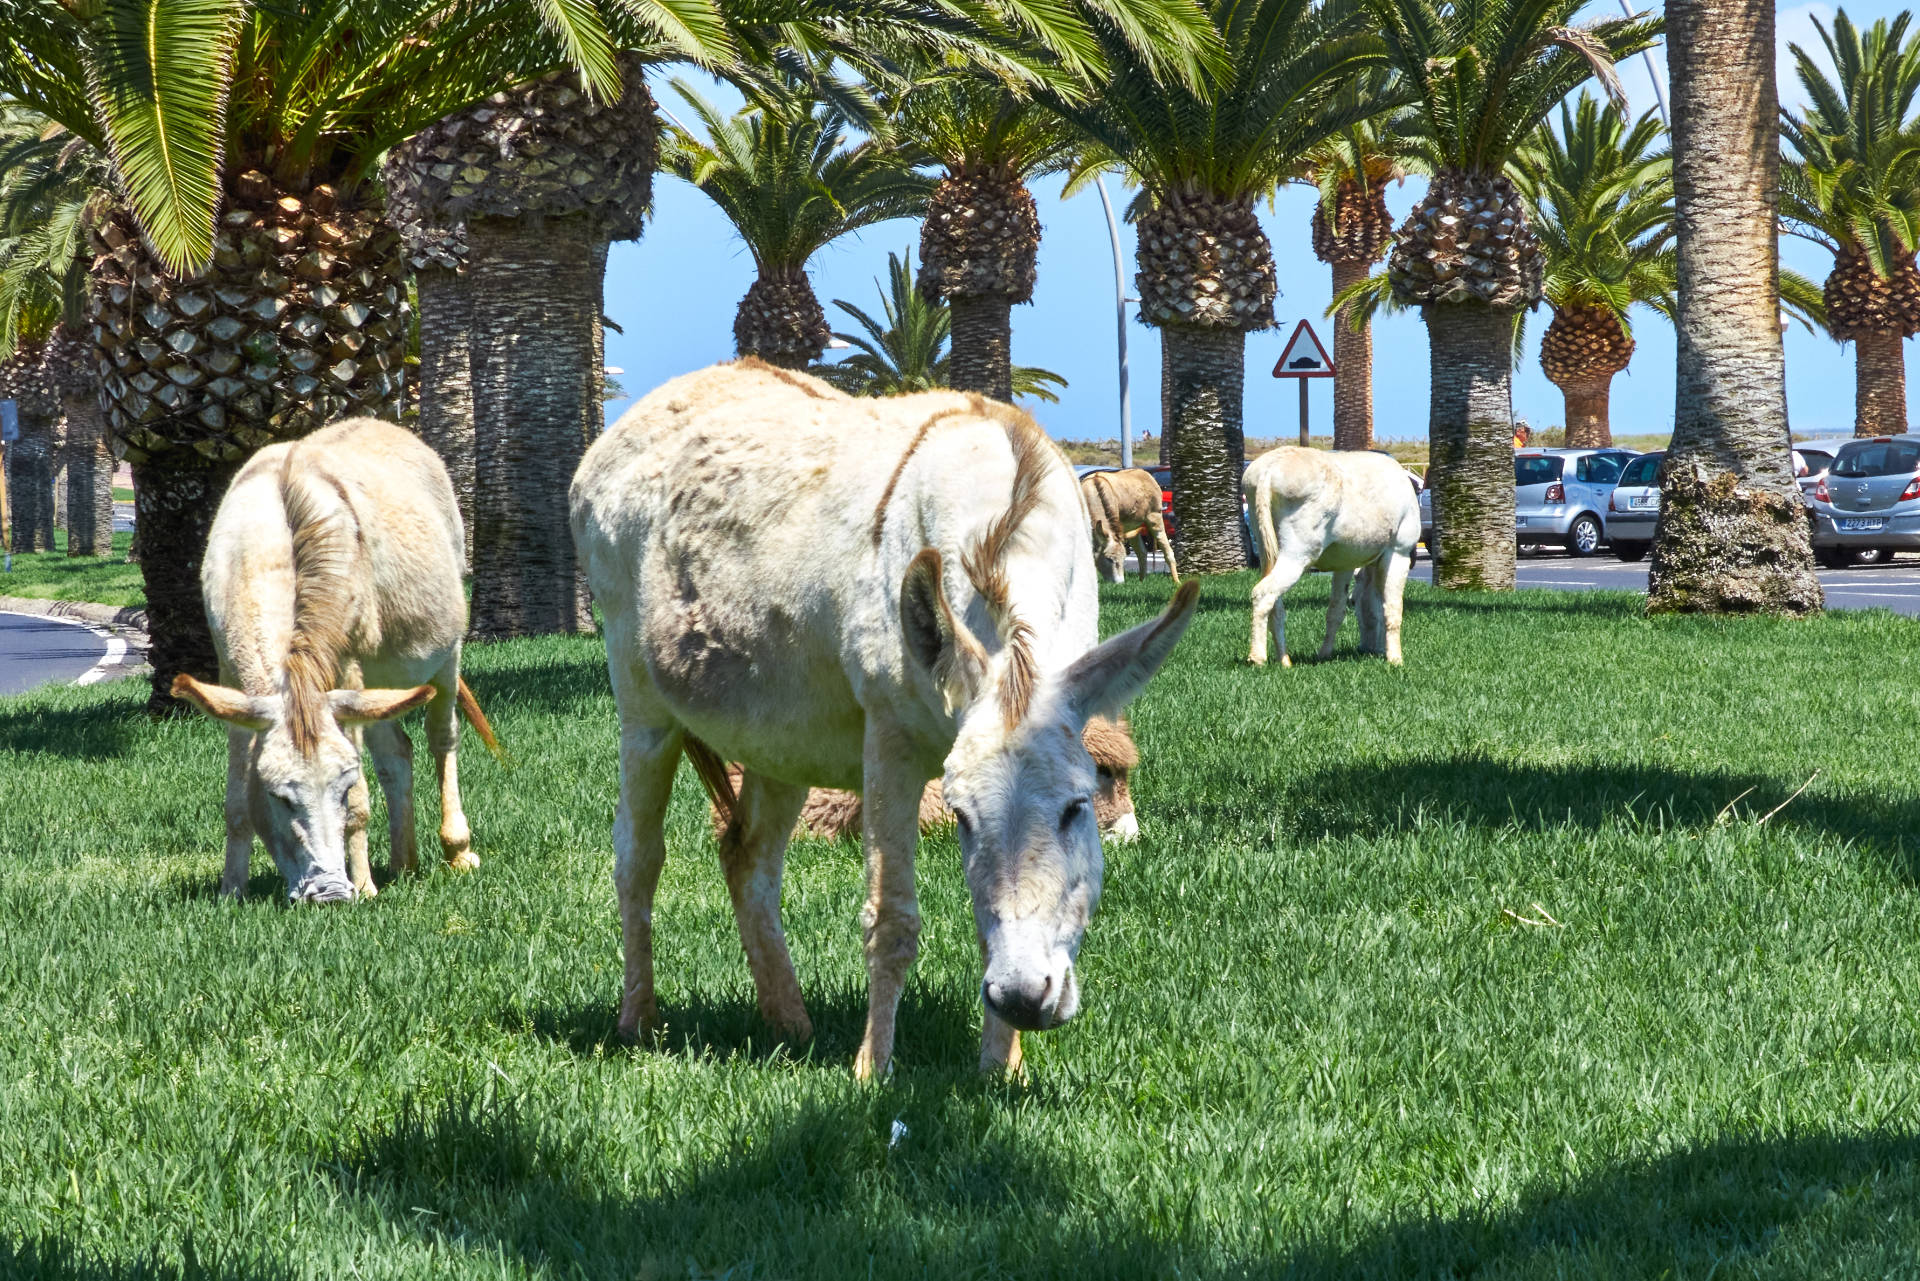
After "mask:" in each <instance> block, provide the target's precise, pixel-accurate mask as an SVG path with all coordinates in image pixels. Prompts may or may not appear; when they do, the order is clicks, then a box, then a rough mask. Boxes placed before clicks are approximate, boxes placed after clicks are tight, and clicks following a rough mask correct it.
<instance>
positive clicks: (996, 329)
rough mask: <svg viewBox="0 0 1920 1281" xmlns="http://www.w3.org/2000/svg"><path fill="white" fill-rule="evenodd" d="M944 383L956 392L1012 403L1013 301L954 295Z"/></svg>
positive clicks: (992, 296)
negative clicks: (950, 357)
mask: <svg viewBox="0 0 1920 1281" xmlns="http://www.w3.org/2000/svg"><path fill="white" fill-rule="evenodd" d="M947 305H948V307H949V308H950V310H951V313H952V316H953V346H952V364H951V366H950V371H949V373H948V381H949V382H951V383H952V384H953V386H954V387H955V388H957V389H958V390H960V391H977V392H979V393H980V394H981V395H982V396H991V397H993V398H994V399H995V400H1004V401H1008V402H1009V403H1010V402H1011V401H1012V400H1013V300H1012V299H1011V298H1009V297H1007V296H1006V295H1005V294H956V295H955V296H954V297H953V299H952V300H951V301H950V302H949V303H948V304H947Z"/></svg>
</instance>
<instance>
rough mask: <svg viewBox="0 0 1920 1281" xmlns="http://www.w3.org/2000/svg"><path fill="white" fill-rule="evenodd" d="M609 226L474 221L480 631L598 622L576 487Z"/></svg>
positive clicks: (568, 627) (593, 379) (594, 379)
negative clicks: (577, 535)
mask: <svg viewBox="0 0 1920 1281" xmlns="http://www.w3.org/2000/svg"><path fill="white" fill-rule="evenodd" d="M600 236H601V233H600V232H599V231H598V229H597V227H596V226H595V224H594V223H592V222H591V221H590V220H587V219H569V218H548V219H545V220H544V221H534V220H525V221H523V220H519V219H506V218H478V219H475V220H473V221H472V222H470V223H468V224H467V244H468V258H467V270H468V273H469V275H470V281H469V289H470V296H471V299H472V305H473V334H474V345H473V349H472V350H473V363H472V378H473V411H474V412H473V434H474V479H473V631H474V633H475V634H476V635H479V636H489V637H494V636H534V635H545V634H550V633H556V632H586V631H592V630H593V619H592V613H591V611H590V609H589V606H588V601H587V594H586V587H585V583H584V580H583V579H582V577H581V575H580V571H579V568H578V566H577V565H576V564H575V561H574V552H573V536H572V533H571V531H570V530H569V528H568V525H567V486H568V485H569V483H571V481H572V479H573V470H574V468H575V467H576V466H578V465H579V462H580V456H581V454H582V453H584V452H585V449H586V445H585V442H584V440H583V436H584V433H583V431H582V429H581V424H582V423H583V422H584V421H585V419H586V407H587V405H588V404H590V403H594V401H595V398H597V396H598V395H599V381H600V380H599V376H598V375H599V368H598V366H596V365H594V364H593V328H594V324H595V322H596V321H597V320H598V319H599V315H600V301H601V287H602V281H601V279H600V277H599V276H598V275H596V274H595V272H596V268H599V267H602V266H604V264H605V261H606V258H605V254H604V252H600V251H596V249H595V245H594V241H595V239H597V238H600Z"/></svg>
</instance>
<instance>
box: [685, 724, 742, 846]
mask: <svg viewBox="0 0 1920 1281" xmlns="http://www.w3.org/2000/svg"><path fill="white" fill-rule="evenodd" d="M680 750H681V751H683V752H685V753H686V755H687V759H688V760H690V761H692V762H693V772H694V773H695V774H697V775H699V776H700V787H701V789H702V790H703V791H705V792H706V794H707V799H708V800H710V801H712V802H713V808H714V811H715V812H716V813H717V814H718V815H719V817H720V825H721V827H722V828H725V827H726V826H727V824H729V823H731V822H732V821H733V811H734V808H735V807H736V806H737V805H738V804H739V803H740V797H739V794H738V793H736V792H735V791H734V790H733V779H731V778H730V777H728V775H727V763H726V762H725V761H723V760H721V759H720V753H718V752H716V751H714V750H713V749H712V748H711V747H708V746H707V745H706V744H705V743H703V742H701V741H700V740H699V739H697V738H695V737H694V736H693V735H691V734H687V735H685V736H683V737H682V738H681V740H680Z"/></svg>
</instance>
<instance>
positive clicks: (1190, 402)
mask: <svg viewBox="0 0 1920 1281" xmlns="http://www.w3.org/2000/svg"><path fill="white" fill-rule="evenodd" d="M1160 334H1161V341H1162V342H1163V343H1164V345H1165V353H1166V364H1167V370H1168V372H1167V394H1168V397H1169V400H1170V402H1171V403H1170V404H1169V406H1168V409H1169V410H1170V413H1169V417H1168V435H1169V436H1170V437H1171V440H1172V443H1171V444H1170V445H1169V446H1168V456H1169V457H1170V458H1171V460H1172V464H1173V517H1174V521H1175V524H1176V526H1177V529H1176V538H1175V547H1174V551H1175V552H1177V553H1178V554H1179V557H1180V568H1181V569H1182V570H1185V571H1186V572H1188V573H1193V574H1225V573H1232V572H1234V571H1236V570H1242V569H1245V568H1246V567H1247V541H1246V539H1247V535H1246V526H1245V524H1244V523H1243V522H1242V521H1241V519H1240V471H1241V463H1242V462H1243V461H1244V460H1245V458H1246V454H1247V447H1246V439H1245V437H1244V435H1243V434H1242V423H1241V415H1242V410H1243V408H1244V405H1245V384H1246V367H1247V362H1246V354H1247V335H1246V332H1245V331H1244V330H1240V329H1232V328H1220V329H1200V328H1195V327H1193V326H1190V325H1163V326H1161V327H1160Z"/></svg>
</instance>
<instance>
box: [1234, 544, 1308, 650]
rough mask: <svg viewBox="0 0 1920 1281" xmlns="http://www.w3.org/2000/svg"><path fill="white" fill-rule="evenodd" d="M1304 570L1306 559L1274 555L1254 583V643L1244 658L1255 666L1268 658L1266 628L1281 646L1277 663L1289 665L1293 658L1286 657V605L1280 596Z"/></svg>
mask: <svg viewBox="0 0 1920 1281" xmlns="http://www.w3.org/2000/svg"><path fill="white" fill-rule="evenodd" d="M1306 572H1307V562H1306V561H1304V560H1300V559H1297V558H1292V559H1284V560H1282V559H1276V560H1275V561H1274V562H1273V563H1272V564H1271V565H1270V566H1269V567H1268V569H1267V572H1266V573H1265V574H1264V575H1262V576H1261V579H1260V581H1259V582H1257V583H1255V584H1254V585H1253V643H1252V646H1251V648H1249V649H1248V651H1247V661H1248V662H1249V663H1252V664H1253V665H1254V666H1255V667H1262V666H1265V664H1266V661H1267V632H1268V630H1269V629H1271V630H1272V632H1273V640H1274V643H1275V644H1276V645H1277V646H1279V649H1280V666H1282V667H1292V666H1293V660H1292V659H1290V658H1288V657H1287V605H1286V601H1285V600H1284V599H1282V598H1283V597H1285V596H1286V594H1287V589H1288V588H1289V587H1292V586H1293V585H1294V584H1295V583H1297V582H1299V581H1300V575H1302V574H1304V573H1306Z"/></svg>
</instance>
